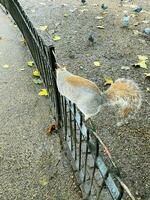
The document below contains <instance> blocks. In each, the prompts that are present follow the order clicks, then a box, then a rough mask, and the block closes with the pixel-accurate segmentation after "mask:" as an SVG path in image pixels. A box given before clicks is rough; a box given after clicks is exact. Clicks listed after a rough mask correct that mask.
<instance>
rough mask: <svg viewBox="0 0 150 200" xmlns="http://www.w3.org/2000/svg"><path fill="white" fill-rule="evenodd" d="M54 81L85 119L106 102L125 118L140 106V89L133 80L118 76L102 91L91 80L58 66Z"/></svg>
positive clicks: (61, 92) (92, 115) (95, 112)
mask: <svg viewBox="0 0 150 200" xmlns="http://www.w3.org/2000/svg"><path fill="white" fill-rule="evenodd" d="M56 82H57V87H58V91H59V92H60V94H61V95H62V96H65V97H67V98H68V99H69V100H70V101H71V102H73V103H75V104H76V106H77V107H78V109H79V110H80V111H81V112H82V113H83V114H84V116H85V121H86V120H88V119H89V118H90V119H91V118H92V117H94V116H95V115H97V114H98V113H99V112H100V110H101V108H102V106H104V105H106V104H107V105H110V106H113V107H116V108H117V115H118V116H119V117H121V118H127V117H128V116H129V115H130V114H134V113H136V112H137V110H138V109H139V108H140V107H141V101H142V95H141V91H140V89H139V87H138V85H137V84H136V83H135V82H134V81H133V80H128V79H125V78H119V79H117V80H116V81H115V82H114V83H112V84H111V86H110V87H109V88H108V89H107V90H106V91H104V92H102V91H101V90H100V89H99V88H98V87H97V85H96V84H95V83H93V82H92V81H90V80H88V79H85V78H83V77H80V76H76V75H73V74H72V73H70V72H69V71H67V70H66V68H65V67H64V68H62V67H59V68H57V69H56Z"/></svg>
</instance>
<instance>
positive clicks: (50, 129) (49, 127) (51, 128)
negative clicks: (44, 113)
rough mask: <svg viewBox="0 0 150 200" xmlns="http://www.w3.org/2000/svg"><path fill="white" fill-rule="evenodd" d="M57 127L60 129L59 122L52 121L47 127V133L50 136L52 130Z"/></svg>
mask: <svg viewBox="0 0 150 200" xmlns="http://www.w3.org/2000/svg"><path fill="white" fill-rule="evenodd" d="M57 129H58V124H57V123H56V122H52V123H50V124H49V125H48V128H47V130H46V133H47V135H48V136H49V135H51V134H52V132H53V131H54V130H57Z"/></svg>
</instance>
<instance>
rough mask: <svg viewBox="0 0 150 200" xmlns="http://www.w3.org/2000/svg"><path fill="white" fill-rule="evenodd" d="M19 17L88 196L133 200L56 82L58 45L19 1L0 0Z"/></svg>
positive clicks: (17, 20) (97, 140)
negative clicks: (40, 30) (46, 37)
mask: <svg viewBox="0 0 150 200" xmlns="http://www.w3.org/2000/svg"><path fill="white" fill-rule="evenodd" d="M0 3H1V4H2V5H3V6H4V7H5V8H6V10H7V11H8V12H9V13H10V15H11V16H12V17H13V19H14V20H15V23H16V24H17V26H18V27H19V29H20V31H21V32H22V34H23V36H24V38H25V40H26V42H27V45H28V47H29V49H30V51H31V54H32V57H33V59H34V61H35V64H36V66H37V68H38V70H39V72H40V75H41V77H42V79H43V82H44V85H45V87H46V89H47V91H48V93H49V97H50V99H51V101H52V103H53V105H54V110H55V113H54V117H55V119H56V120H57V121H58V123H59V125H60V127H61V129H60V132H61V134H60V137H61V141H62V144H63V147H64V149H65V151H66V153H67V155H68V158H69V159H70V162H71V164H72V167H73V171H74V173H75V176H76V178H77V181H78V183H79V185H80V188H81V190H82V193H83V198H84V199H93V200H99V199H101V200H111V199H113V200H121V199H122V200H123V199H132V200H134V197H133V196H132V195H131V194H130V191H129V190H128V188H127V187H126V186H125V185H124V183H123V182H122V181H121V179H120V178H119V171H118V169H117V167H116V165H115V163H114V162H113V161H112V158H111V155H110V153H109V151H108V149H107V147H106V146H105V144H103V142H102V141H101V139H100V138H99V137H98V136H97V134H96V133H95V132H93V131H92V130H91V129H88V128H87V127H86V125H85V123H84V120H83V115H82V113H81V112H80V111H78V109H77V108H76V106H75V104H72V102H70V101H69V100H68V99H66V98H65V97H62V96H60V94H59V92H58V89H57V85H56V74H55V67H56V59H55V56H54V47H53V46H52V45H51V44H48V43H47V42H46V41H44V40H43V39H42V38H41V37H40V35H39V34H38V32H37V31H36V29H35V28H34V26H33V24H32V23H31V21H30V20H29V18H28V16H27V15H26V13H25V12H24V10H23V9H22V7H21V5H20V4H19V2H18V1H17V0H0Z"/></svg>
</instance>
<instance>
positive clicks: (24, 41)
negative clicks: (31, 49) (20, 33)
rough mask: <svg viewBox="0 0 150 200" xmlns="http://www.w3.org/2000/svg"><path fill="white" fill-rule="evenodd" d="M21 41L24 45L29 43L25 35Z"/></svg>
mask: <svg viewBox="0 0 150 200" xmlns="http://www.w3.org/2000/svg"><path fill="white" fill-rule="evenodd" d="M20 42H22V43H23V44H24V45H27V42H26V40H25V39H24V37H22V38H21V40H20Z"/></svg>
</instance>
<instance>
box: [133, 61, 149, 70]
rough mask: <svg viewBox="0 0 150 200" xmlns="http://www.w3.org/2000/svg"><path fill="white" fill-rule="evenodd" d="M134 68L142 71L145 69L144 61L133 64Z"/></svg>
mask: <svg viewBox="0 0 150 200" xmlns="http://www.w3.org/2000/svg"><path fill="white" fill-rule="evenodd" d="M134 66H135V67H141V68H143V69H147V64H146V62H145V61H139V62H138V63H135V64H134Z"/></svg>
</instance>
